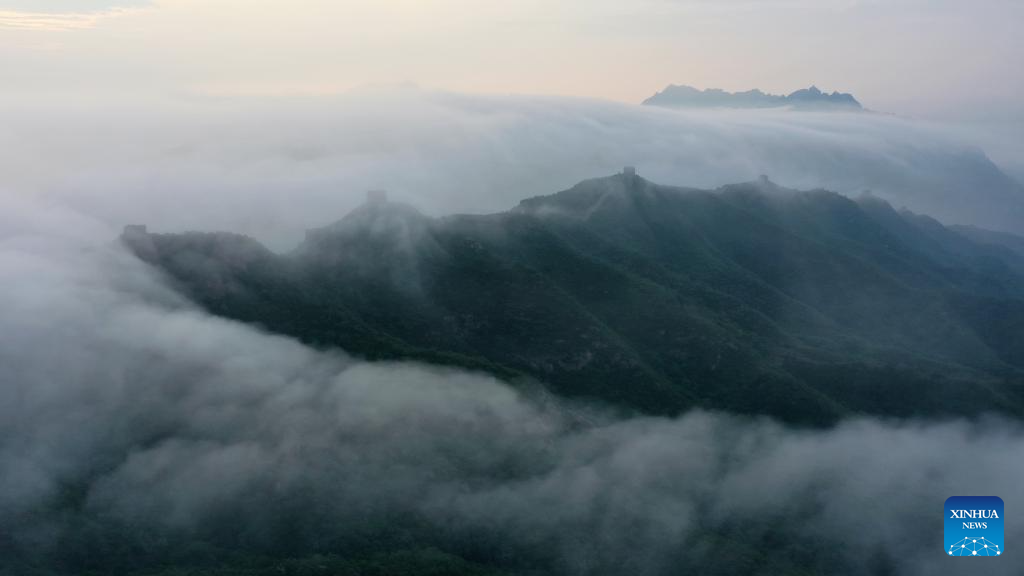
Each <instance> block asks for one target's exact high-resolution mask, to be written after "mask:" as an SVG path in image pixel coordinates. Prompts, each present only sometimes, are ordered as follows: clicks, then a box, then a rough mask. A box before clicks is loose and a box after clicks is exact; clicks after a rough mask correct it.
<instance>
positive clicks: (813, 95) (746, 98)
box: [643, 84, 863, 111]
mask: <svg viewBox="0 0 1024 576" xmlns="http://www.w3.org/2000/svg"><path fill="white" fill-rule="evenodd" d="M643 104H644V105H646V106H661V107H665V108H778V107H783V106H791V107H793V108H796V109H802V110H806V109H816V110H844V111H851V110H856V111H860V110H863V107H862V106H861V104H860V102H858V101H857V99H856V98H854V97H853V95H852V94H848V93H843V92H839V91H832V93H831V94H829V93H826V92H822V91H821V89H819V88H818V87H817V86H814V85H812V86H811V87H810V88H802V89H800V90H796V91H794V92H791V93H790V94H789V95H788V96H782V95H778V94H767V93H765V92H762V91H761V90H758V89H756V88H755V89H753V90H747V91H746V92H726V91H725V90H721V89H719V88H708V89H706V90H700V89H697V88H694V87H693V86H686V85H676V84H670V85H669V86H667V87H666V88H665V89H664V90H662V91H661V92H658V93H657V94H655V95H654V96H651V97H650V98H648V99H646V100H644V101H643Z"/></svg>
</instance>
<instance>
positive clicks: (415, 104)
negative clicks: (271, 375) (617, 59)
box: [0, 87, 1024, 248]
mask: <svg viewBox="0 0 1024 576" xmlns="http://www.w3.org/2000/svg"><path fill="white" fill-rule="evenodd" d="M83 98H84V97H83ZM3 103H4V107H3V112H2V113H0V115H2V117H3V124H4V128H3V129H2V130H0V146H3V148H4V150H5V151H7V153H6V154H5V155H4V157H3V158H2V159H0V172H2V173H3V174H4V182H5V183H6V184H7V185H9V186H13V187H17V188H18V189H20V190H25V191H31V192H33V193H34V194H36V195H41V196H43V197H45V198H53V199H59V200H61V201H63V202H67V203H69V204H70V205H72V206H74V207H76V208H78V209H79V210H81V211H83V212H86V213H89V214H90V215H93V216H95V217H97V218H98V219H100V220H102V221H104V222H106V223H108V224H110V225H113V226H117V227H119V226H120V225H122V224H125V223H129V222H139V223H146V224H149V225H150V226H151V227H153V228H155V229H160V230H185V229H205V230H209V229H226V230H232V231H236V232H242V233H246V234H250V235H254V236H257V237H258V238H259V239H260V240H262V241H265V242H270V243H271V244H272V245H274V246H275V247H278V248H286V247H289V246H291V245H294V244H295V243H296V242H297V241H298V240H299V239H300V238H301V237H302V233H303V230H304V229H306V228H309V227H312V226H317V225H322V224H326V223H328V222H330V221H333V220H335V219H337V218H340V217H341V216H342V215H344V214H345V213H346V212H347V211H348V210H350V209H351V208H352V207H353V206H355V205H356V204H357V203H358V202H360V201H361V199H362V195H363V193H364V191H365V190H367V189H371V188H386V189H388V190H389V191H390V192H391V194H392V197H394V198H396V199H399V200H405V201H411V202H413V203H414V204H416V205H417V206H420V207H421V208H424V209H426V210H427V211H428V212H432V213H435V214H438V213H450V212H456V211H458V212H491V211H498V210H506V209H508V208H511V207H512V206H514V205H515V204H516V203H517V202H518V201H519V200H521V199H523V198H526V197H530V196H535V195H538V194H549V193H552V192H555V191H557V190H560V189H564V188H567V187H569V186H571V185H572V184H575V183H576V182H578V181H580V180H582V179H585V178H591V177H595V176H600V175H605V174H610V173H613V172H616V171H618V170H620V169H621V167H622V166H623V165H625V164H633V165H637V166H638V167H639V169H640V172H641V174H642V175H644V176H645V177H647V178H649V179H651V180H653V181H656V182H660V183H665V184H675V185H684V186H700V187H714V186H718V185H722V184H727V183H734V182H739V181H747V180H753V179H755V178H756V177H758V176H759V175H760V174H767V175H768V176H770V177H771V178H772V179H773V180H775V181H776V182H778V183H780V184H782V185H786V186H790V187H798V188H816V187H826V188H829V189H832V190H835V191H839V192H843V193H854V194H856V193H860V192H862V191H863V190H865V189H870V190H872V191H874V192H875V193H876V194H880V195H882V196H884V197H886V198H888V199H890V200H891V201H893V203H894V204H896V205H897V206H901V205H906V206H907V207H909V208H911V209H913V210H915V211H918V212H924V213H927V214H930V215H932V216H935V217H938V218H939V219H941V220H943V221H945V222H947V223H968V224H977V225H981V226H985V227H990V228H998V229H1003V230H1011V231H1018V232H1020V231H1024V189H1022V188H1021V187H1020V185H1019V184H1017V183H1016V182H1014V181H1012V180H1010V179H1008V178H1007V177H1006V176H1005V175H1004V174H1003V173H1002V172H1001V171H1000V170H999V169H998V168H997V167H996V166H995V165H993V164H992V163H991V162H990V161H989V160H988V158H987V157H986V156H985V155H984V153H983V152H982V151H981V150H978V149H976V148H972V147H969V146H966V145H962V144H959V143H958V142H957V141H956V139H955V137H952V136H950V134H955V133H956V132H955V131H954V130H952V129H946V128H943V127H940V126H935V125H928V124H925V123H921V122H915V121H910V120H905V119H901V118H897V117H894V116H888V115H883V114H850V113H799V114H797V113H792V112H789V111H786V110H747V111H728V112H726V111H713V110H711V111H673V110H661V109H654V108H650V107H642V106H631V105H625V104H616V103H611V102H602V101H592V100H583V99H569V98H546V97H511V96H509V97H497V96H470V95H458V94H448V93H437V92H428V91H423V90H418V89H415V88H412V87H404V88H403V87H400V88H388V89H380V90H369V91H363V92H356V93H352V94H349V95H346V96H341V97H334V98H326V97H325V98H307V99H302V98H279V99H270V98H268V99H256V98H252V99H245V98H224V99H213V98H184V97H182V98H179V99H176V100H166V99H165V100H161V99H154V98H139V99H132V98H131V97H130V96H129V95H125V96H123V97H122V98H120V99H116V98H115V99H112V100H109V101H104V102H103V103H97V102H94V101H90V100H88V99H83V101H81V102H79V103H77V104H76V105H75V106H73V107H69V106H64V105H61V106H54V105H53V103H52V102H49V101H47V100H46V98H45V97H43V98H41V99H36V100H33V101H31V102H25V101H23V100H17V99H15V98H14V97H13V96H8V97H5V98H4V101H3ZM972 140H977V139H976V138H972ZM989 141H994V140H989ZM1003 147H1004V148H1006V147H1009V148H1011V150H1005V149H1003V150H1000V151H999V157H1001V158H1018V157H1020V151H1019V149H1017V150H1012V148H1014V147H1015V144H1010V143H1009V141H1006V144H1005V146H1003ZM1018 148H1019V147H1018Z"/></svg>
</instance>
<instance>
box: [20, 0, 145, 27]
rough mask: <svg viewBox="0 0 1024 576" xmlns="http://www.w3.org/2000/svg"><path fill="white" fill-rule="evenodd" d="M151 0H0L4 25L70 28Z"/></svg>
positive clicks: (94, 22) (92, 25) (91, 25)
mask: <svg viewBox="0 0 1024 576" xmlns="http://www.w3.org/2000/svg"><path fill="white" fill-rule="evenodd" d="M149 3H150V2H149V0H121V1H111V0H103V1H89V0H81V1H51V2H45V3H42V2H23V1H19V0H0V28H7V29H16V30H40V31H66V30H81V29H85V28H92V27H94V26H96V24H97V23H98V22H100V21H101V20H103V19H104V18H108V17H111V16H117V15H119V14H123V13H125V12H128V11H131V10H134V9H137V8H141V7H144V6H146V5H148V4H149Z"/></svg>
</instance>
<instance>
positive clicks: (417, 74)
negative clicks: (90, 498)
mask: <svg viewBox="0 0 1024 576" xmlns="http://www.w3.org/2000/svg"><path fill="white" fill-rule="evenodd" d="M1022 21H1024V2H1019V1H1017V0H972V1H971V2H965V1H958V0H885V1H883V0H760V1H758V0H631V1H629V2H626V1H612V0H563V1H552V0H517V1H515V2H509V1H502V2H496V1H489V0H431V1H429V2H426V1H412V0H366V1H363V0H359V1H351V0H348V1H346V0H342V1H338V0H291V1H287V2H285V1H276V2H271V1H267V0H154V1H152V2H146V1H140V0H134V1H133V0H52V1H47V0H32V1H27V0H0V69H2V72H3V73H2V74H0V90H2V91H3V92H5V93H8V94H10V93H15V94H18V93H21V94H32V93H38V92H48V93H69V92H73V93H76V94H87V93H93V92H95V93H103V92H106V91H117V92H120V93H124V92H137V93H147V92H157V93H171V94H195V93H214V94H282V95H287V94H294V93H330V92H338V91H344V90H348V89H351V88H354V87H359V86H365V85H373V84H393V83H401V82H412V83H415V84H418V85H420V86H424V87H429V88H440V89H447V90H456V91H468V92H497V93H528V94H553V95H573V96H591V97H598V98H608V99H613V100H621V101H628V102H637V101H639V100H642V99H643V98H645V97H647V96H649V95H650V94H652V93H653V92H655V91H657V90H659V89H661V88H662V87H664V86H665V85H666V84H669V83H686V84H691V85H695V86H698V87H720V88H725V89H730V90H742V89H748V88H753V87H758V88H761V89H763V90H766V91H771V92H788V91H791V90H794V89H796V88H801V87H806V86H808V85H810V84H812V83H813V84H816V85H818V86H819V87H820V88H822V89H826V90H833V89H838V90H841V91H849V92H853V93H854V94H855V95H856V96H857V97H858V98H860V99H861V100H862V101H863V102H864V103H865V104H866V105H868V106H869V107H872V108H876V109H880V110H886V111H893V112H899V113H905V114H937V113H947V112H949V111H957V110H959V111H964V112H963V113H964V114H967V115H982V116H983V115H985V114H1001V113H1007V114H1016V115H1018V116H1019V115H1021V113H1022V110H1024V105H1022V104H1020V103H1019V99H1018V98H1017V96H1016V94H1019V93H1021V92H1022V91H1024V74H1022V73H1021V72H1020V71H1019V68H1020V65H1019V60H1020V58H1021V57H1022V56H1024V39H1022V36H1021V35H1019V34H1018V33H1017V30H1016V28H1018V27H1019V25H1020V23H1021V22H1022Z"/></svg>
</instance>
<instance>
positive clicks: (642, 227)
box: [127, 173, 1024, 423]
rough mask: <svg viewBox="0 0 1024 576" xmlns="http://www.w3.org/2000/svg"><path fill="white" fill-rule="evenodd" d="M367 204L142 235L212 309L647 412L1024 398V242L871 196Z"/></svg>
mask: <svg viewBox="0 0 1024 576" xmlns="http://www.w3.org/2000/svg"><path fill="white" fill-rule="evenodd" d="M360 210H361V211H360V212H358V214H357V217H356V218H354V219H352V218H350V219H349V220H348V221H347V222H348V224H346V225H343V226H339V225H337V224H335V225H328V226H326V227H323V228H321V229H317V230H314V231H311V233H310V235H309V236H308V237H307V242H305V243H304V244H303V245H302V246H300V247H299V248H297V249H296V250H295V251H293V252H292V253H289V254H266V253H263V252H261V251H258V250H257V251H256V252H255V253H258V254H260V257H259V258H255V259H252V260H251V261H248V262H243V263H242V264H241V265H239V264H238V263H237V262H236V263H234V264H232V263H231V262H227V261H224V259H225V257H224V256H223V252H224V250H223V249H218V248H217V247H216V246H211V245H209V243H208V242H207V243H204V242H198V241H196V240H195V239H190V237H189V235H147V238H149V239H150V240H152V242H153V246H154V249H153V250H149V249H145V250H139V249H136V248H135V246H134V245H135V244H137V243H138V239H135V240H132V239H128V242H127V243H128V245H129V247H130V248H133V249H134V250H135V252H136V254H138V255H139V256H140V257H142V258H143V259H144V260H146V261H147V262H149V263H151V264H153V265H154V266H156V267H157V268H159V269H161V270H163V271H164V272H165V273H167V274H168V275H169V276H170V277H172V278H173V279H174V280H175V282H176V284H177V285H178V286H180V287H181V289H182V290H183V291H184V292H185V293H186V295H188V296H189V297H190V298H192V299H193V300H195V301H196V302H197V303H199V304H200V305H202V306H203V307H205V308H207V309H208V310H210V311H211V312H213V313H215V314H218V315H222V316H225V317H229V318H233V319H236V320H241V321H243V322H249V323H253V324H258V325H260V326H262V327H264V328H265V329H268V330H270V331H273V332H278V333H282V334H286V335H290V336H294V337H297V338H299V339H301V340H303V341H304V342H307V343H310V344H314V345H318V346H327V347H330V346H338V347H340V348H343V349H345V350H347V351H350V352H352V353H354V354H357V355H361V356H364V357H367V358H371V359H407V360H408V359H411V360H423V361H428V362H437V363H442V364H454V365H458V366H464V367H469V368H472V369H476V370H484V371H487V372H491V373H493V374H496V375H499V376H501V377H505V378H511V379H513V380H515V379H521V378H523V377H526V378H529V379H533V380H537V381H539V382H542V383H543V384H544V385H545V386H547V387H549V388H550V389H551V390H552V391H554V392H555V393H557V394H560V395H565V396H570V397H583V398H587V399H590V400H598V401H601V402H604V403H607V404H610V405H613V406H618V407H621V408H626V409H630V410H638V411H640V412H646V413H652V414H666V415H668V414H676V413H679V412H680V411H682V410H686V409H688V408H691V407H695V406H700V407H704V408H711V409H722V410H729V411H735V412H741V413H753V414H767V415H771V416H775V417H778V418H781V419H783V420H787V421H793V422H804V423H827V422H831V421H835V420H836V419H838V418H841V417H843V416H846V415H849V414H851V413H859V412H863V413H871V414H879V415H893V416H913V415H926V414H927V415H971V414H979V413H982V412H985V411H990V410H995V411H1002V412H1008V413H1013V414H1021V413H1024V396H1022V393H1021V386H1022V382H1024V379H1022V375H1024V353H1021V352H1020V350H1024V341H1021V338H1020V336H1015V335H1014V333H1013V332H1012V330H1010V328H1012V326H1013V325H1014V322H1017V321H1024V257H1021V256H1020V255H1018V254H1016V253H1015V252H1013V251H1012V250H1008V249H993V248H992V247H990V246H989V245H986V244H979V243H976V242H974V241H972V240H970V239H968V238H966V237H964V236H962V235H961V234H959V233H957V232H955V231H954V230H951V229H949V228H946V227H944V226H943V225H942V224H940V223H938V222H936V221H934V220H931V219H929V218H927V217H922V216H919V215H915V214H913V213H909V212H906V211H898V210H896V209H894V208H893V207H892V206H891V205H889V204H888V203H887V202H885V201H884V200H881V199H878V198H874V197H871V196H864V197H861V198H857V199H850V198H846V197H844V196H841V195H839V194H836V193H833V192H828V191H824V190H812V191H798V190H790V189H786V188H783V187H780V186H777V185H776V184H774V183H772V182H771V181H770V180H768V179H767V178H762V179H760V180H758V181H754V182H748V183H741V184H735V185H730V186H723V187H721V188H719V189H717V190H700V189H695V188H679V187H672V186H663V185H659V184H655V183H652V182H649V181H647V180H645V179H643V178H640V177H639V176H636V175H635V174H632V173H624V174H618V175H614V176H609V177H604V178H597V179H591V180H586V181H583V182H581V183H579V184H577V185H576V186H574V187H572V188H569V189H568V190H564V191H562V192H558V193H556V194H552V195H548V196H540V197H535V198H530V199H526V200H524V201H522V202H521V203H520V204H519V205H518V206H516V207H514V208H513V209H511V210H509V211H506V212H501V213H496V214H491V215H482V216H477V215H452V216H444V217H440V218H431V217H427V216H423V215H422V214H419V213H418V212H417V211H415V209H409V208H408V207H402V206H400V205H392V204H390V203H385V204H381V205H377V206H370V207H364V208H363V209H360ZM346 218H348V217H346ZM361 218H366V219H367V221H366V222H365V223H363V224H359V225H358V226H353V225H352V223H353V222H354V221H357V220H359V219H361ZM343 220H345V219H343ZM253 242H254V241H253ZM214 244H215V243H214ZM994 315H997V316H999V317H1001V318H1002V319H1003V321H1002V322H998V323H993V322H992V321H991V318H992V316H994ZM1018 345H1019V346H1018ZM916 395H921V397H917V396H916ZM911 398H913V401H910V399H911Z"/></svg>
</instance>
